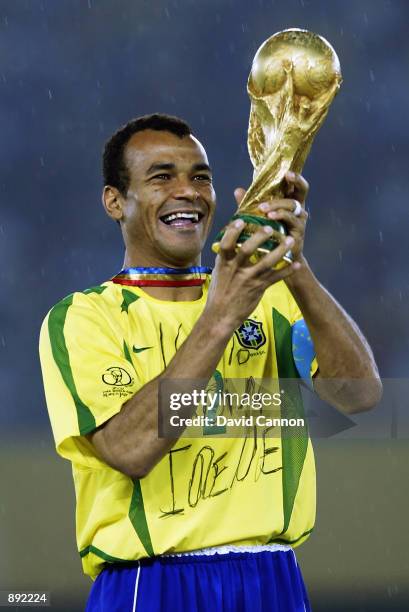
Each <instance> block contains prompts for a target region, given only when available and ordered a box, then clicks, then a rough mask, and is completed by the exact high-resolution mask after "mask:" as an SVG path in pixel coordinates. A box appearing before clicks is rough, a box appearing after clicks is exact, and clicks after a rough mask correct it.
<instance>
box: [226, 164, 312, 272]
mask: <svg viewBox="0 0 409 612" xmlns="http://www.w3.org/2000/svg"><path fill="white" fill-rule="evenodd" d="M308 189H309V185H308V183H307V181H306V180H305V178H304V177H302V176H301V175H300V174H295V173H294V172H287V174H286V175H285V196H286V197H285V199H280V200H278V199H277V200H270V201H269V202H262V203H261V204H260V205H259V210H260V212H261V213H263V214H264V215H265V216H266V217H267V218H268V219H271V220H272V221H281V222H282V223H284V224H285V226H286V228H287V231H288V235H289V236H291V237H292V238H294V246H293V247H292V248H291V252H292V254H293V258H294V261H301V258H302V254H303V248H304V236H305V226H306V223H307V219H308V213H307V211H306V210H305V200H306V197H307V194H308ZM244 194H245V190H244V189H241V188H238V189H236V190H235V192H234V195H235V198H236V201H237V205H240V202H241V200H242V199H243V197H244ZM297 202H299V204H300V206H301V212H300V214H299V216H297V217H296V216H295V215H294V211H295V209H296V207H297Z"/></svg>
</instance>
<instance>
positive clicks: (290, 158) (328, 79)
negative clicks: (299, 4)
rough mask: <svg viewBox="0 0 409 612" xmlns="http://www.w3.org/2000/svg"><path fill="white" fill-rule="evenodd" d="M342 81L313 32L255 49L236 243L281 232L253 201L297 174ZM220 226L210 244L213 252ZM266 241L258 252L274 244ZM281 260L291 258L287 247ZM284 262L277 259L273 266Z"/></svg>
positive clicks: (277, 192)
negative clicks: (249, 171)
mask: <svg viewBox="0 0 409 612" xmlns="http://www.w3.org/2000/svg"><path fill="white" fill-rule="evenodd" d="M341 81H342V76H341V68H340V63H339V59H338V56H337V54H336V53H335V51H334V49H333V48H332V47H331V45H330V44H329V43H328V42H327V41H326V40H325V38H322V37H321V36H318V35H317V34H314V33H313V32H308V31H307V30H299V29H296V28H293V29H289V30H284V31H283V32H278V33H277V34H274V35H273V36H271V37H270V38H268V39H267V40H266V41H265V42H264V43H263V44H262V45H261V47H260V48H259V49H258V51H257V53H256V55H255V57H254V60H253V64H252V67H251V72H250V75H249V78H248V82H247V91H248V94H249V96H250V99H251V109H250V119H249V128H248V137H247V146H248V150H249V154H250V159H251V162H252V164H253V166H254V174H253V182H252V184H251V185H250V187H249V188H248V190H247V191H246V194H245V196H244V198H243V200H242V201H241V203H240V206H239V208H238V211H237V213H236V214H235V215H234V216H233V219H243V221H245V222H246V225H245V227H244V228H243V231H242V233H241V235H240V237H239V239H238V246H240V244H242V243H243V242H244V241H245V240H247V238H249V237H250V235H251V234H253V233H254V232H256V231H257V230H258V229H259V228H260V226H262V225H271V226H272V227H273V229H274V230H276V231H278V232H280V233H281V234H286V233H287V231H286V228H285V226H284V225H283V224H282V223H279V222H277V221H272V220H269V219H267V218H266V217H264V216H263V215H262V213H261V211H259V209H258V205H259V204H260V203H261V202H263V201H267V200H269V199H272V198H283V197H285V195H284V189H283V179H284V175H285V173H286V172H288V171H289V170H291V171H293V172H296V173H301V170H302V168H303V166H304V163H305V160H306V158H307V155H308V153H309V151H310V148H311V145H312V142H313V140H314V137H315V134H316V133H317V131H318V130H319V128H320V126H321V124H322V122H323V121H324V119H325V117H326V115H327V112H328V109H329V106H330V104H331V102H332V100H333V98H334V96H335V94H336V93H337V91H338V89H339V87H340V85H341ZM223 233H224V230H222V231H221V232H220V233H219V234H218V235H217V236H216V241H215V243H214V244H213V246H212V249H213V251H214V252H215V253H217V252H218V248H219V244H220V240H221V238H222V236H223ZM277 244H278V243H277V241H276V240H274V239H269V240H267V241H266V242H265V243H263V245H262V246H261V247H260V248H259V249H258V254H259V256H260V255H262V254H263V253H267V252H269V251H271V250H272V249H273V248H275V247H276V246H277ZM284 260H285V261H286V262H291V261H292V258H291V252H290V251H289V252H288V253H287V254H286V255H285V257H284ZM283 265H286V264H285V263H284V262H280V264H279V265H278V266H277V267H282V266H283Z"/></svg>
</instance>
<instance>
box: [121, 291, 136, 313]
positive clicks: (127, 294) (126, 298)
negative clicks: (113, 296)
mask: <svg viewBox="0 0 409 612" xmlns="http://www.w3.org/2000/svg"><path fill="white" fill-rule="evenodd" d="M122 298H123V301H122V304H121V312H126V314H128V310H129V306H130V305H131V304H132V303H133V302H136V300H139V295H136V293H132V291H129V290H128V289H122Z"/></svg>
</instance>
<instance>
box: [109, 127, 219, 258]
mask: <svg viewBox="0 0 409 612" xmlns="http://www.w3.org/2000/svg"><path fill="white" fill-rule="evenodd" d="M124 159H125V162H126V165H127V168H128V170H129V176H130V183H129V189H128V192H127V194H126V197H123V196H121V195H120V194H119V192H118V191H117V190H116V189H114V188H111V187H106V188H105V192H104V200H105V206H106V208H107V210H108V214H110V216H111V217H113V218H115V219H119V220H120V222H121V227H122V232H123V236H124V241H125V245H126V250H127V253H126V259H125V261H126V265H127V266H137V265H145V266H146V265H148V266H161V265H162V266H174V267H186V266H191V265H197V264H198V263H200V253H201V251H202V249H203V246H204V243H205V241H206V238H207V236H208V234H209V230H210V227H211V223H212V220H213V215H214V210H215V204H216V197H215V193H214V189H213V185H212V175H211V171H210V168H209V165H208V161H207V156H206V152H205V150H204V148H203V147H202V145H201V144H200V143H199V141H198V140H196V138H194V137H193V136H191V135H189V136H184V137H182V138H180V137H178V136H176V135H175V134H172V133H171V132H166V131H156V130H143V131H141V132H137V133H135V134H134V135H133V136H132V137H131V138H130V140H129V142H128V143H127V145H126V148H125V154H124ZM115 198H116V206H114V207H110V204H112V199H115Z"/></svg>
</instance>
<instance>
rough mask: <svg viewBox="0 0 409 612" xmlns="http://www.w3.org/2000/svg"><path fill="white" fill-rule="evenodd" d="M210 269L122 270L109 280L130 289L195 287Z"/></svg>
mask: <svg viewBox="0 0 409 612" xmlns="http://www.w3.org/2000/svg"><path fill="white" fill-rule="evenodd" d="M211 273H212V269H211V268H207V267H205V266H192V267H191V268H124V269H123V270H121V271H120V272H119V274H117V275H116V276H114V277H113V278H112V279H111V280H112V282H113V283H116V284H118V285H130V286H132V287H195V286H200V285H203V283H204V282H205V280H206V277H207V276H208V275H209V274H211Z"/></svg>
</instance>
